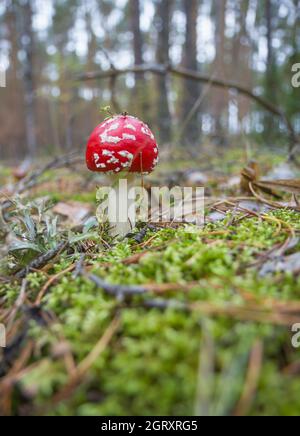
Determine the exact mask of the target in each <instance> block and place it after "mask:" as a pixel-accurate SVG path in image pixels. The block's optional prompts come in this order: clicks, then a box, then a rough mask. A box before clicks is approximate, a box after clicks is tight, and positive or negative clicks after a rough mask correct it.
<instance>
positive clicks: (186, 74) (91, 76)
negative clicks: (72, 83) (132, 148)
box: [77, 64, 300, 150]
mask: <svg viewBox="0 0 300 436" xmlns="http://www.w3.org/2000/svg"><path fill="white" fill-rule="evenodd" d="M129 73H152V74H158V75H166V74H173V75H174V76H178V77H181V78H184V79H189V80H194V81H197V82H203V83H209V84H210V85H212V86H215V87H219V88H227V89H233V90H234V91H236V92H238V93H239V94H242V95H245V96H247V97H249V98H251V99H252V100H254V101H255V102H256V103H258V104H259V105H260V106H261V107H263V108H264V109H265V110H267V111H268V112H271V113H272V114H273V115H275V116H277V117H278V118H280V119H281V120H282V121H283V122H284V124H285V126H286V128H287V130H288V132H289V136H290V139H291V143H292V144H293V145H292V146H291V150H292V149H293V147H294V145H295V144H299V143H300V138H299V136H298V135H297V133H296V132H295V130H294V127H293V125H292V123H291V122H290V120H289V119H288V118H287V116H286V114H285V113H284V112H283V110H282V109H281V108H280V107H278V106H275V105H273V104H272V103H270V102H269V101H268V100H266V99H264V98H263V97H261V96H260V95H259V94H257V92H255V91H254V90H252V89H248V88H247V87H245V86H243V85H241V84H239V83H236V82H233V81H231V80H223V79H217V78H214V77H211V76H209V75H207V74H202V73H199V72H198V71H194V70H189V69H186V68H182V67H173V66H171V65H160V64H142V65H133V66H131V67H128V68H123V69H116V68H111V69H108V70H105V71H103V70H102V71H101V70H100V71H95V72H89V73H84V74H81V75H79V76H78V77H77V80H80V81H87V80H95V79H107V78H110V79H111V78H116V77H118V76H121V75H124V74H129Z"/></svg>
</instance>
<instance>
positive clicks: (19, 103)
mask: <svg viewBox="0 0 300 436" xmlns="http://www.w3.org/2000/svg"><path fill="white" fill-rule="evenodd" d="M5 7H6V10H5V23H6V26H7V40H8V42H9V46H10V50H9V62H10V63H9V69H8V71H7V85H8V86H7V88H6V89H4V90H1V102H2V104H3V106H2V107H1V117H2V119H3V121H4V124H3V125H2V127H1V133H2V135H3V136H4V138H5V141H4V140H3V139H1V140H0V141H1V142H2V141H3V142H5V143H6V145H7V147H6V148H5V149H4V150H1V156H2V157H6V156H13V157H17V156H18V157H20V156H23V155H24V153H25V152H26V149H25V148H26V144H24V135H25V123H24V90H23V87H22V84H21V83H20V80H19V72H20V63H19V60H18V52H19V38H18V37H19V35H18V32H17V29H18V24H17V4H16V2H14V1H13V0H6V5H5ZM2 114H3V115H2ZM11 114H13V116H11ZM2 153H3V155H2Z"/></svg>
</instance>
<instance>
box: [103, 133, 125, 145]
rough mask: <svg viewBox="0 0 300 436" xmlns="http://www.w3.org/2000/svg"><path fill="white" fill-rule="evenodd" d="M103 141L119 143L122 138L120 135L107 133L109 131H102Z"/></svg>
mask: <svg viewBox="0 0 300 436" xmlns="http://www.w3.org/2000/svg"><path fill="white" fill-rule="evenodd" d="M99 136H100V138H101V142H108V143H109V144H117V143H118V142H120V141H121V140H122V138H119V136H110V135H108V134H107V131H105V132H103V133H101V134H100V135H99Z"/></svg>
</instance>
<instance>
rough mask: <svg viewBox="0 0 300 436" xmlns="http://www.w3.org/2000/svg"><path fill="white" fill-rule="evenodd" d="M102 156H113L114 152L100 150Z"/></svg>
mask: <svg viewBox="0 0 300 436" xmlns="http://www.w3.org/2000/svg"><path fill="white" fill-rule="evenodd" d="M102 155H103V156H113V155H114V152H113V151H111V150H102Z"/></svg>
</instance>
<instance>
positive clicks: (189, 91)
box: [181, 0, 201, 145]
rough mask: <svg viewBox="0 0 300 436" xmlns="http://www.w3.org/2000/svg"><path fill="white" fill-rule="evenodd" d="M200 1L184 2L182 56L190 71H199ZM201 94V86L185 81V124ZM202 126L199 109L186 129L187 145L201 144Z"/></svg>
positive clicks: (182, 113) (184, 65) (182, 115)
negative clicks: (198, 24) (184, 20)
mask: <svg viewBox="0 0 300 436" xmlns="http://www.w3.org/2000/svg"><path fill="white" fill-rule="evenodd" d="M198 8H199V0H183V9H184V14H185V17H186V25H185V43H184V49H183V56H182V66H183V67H184V68H188V69H190V70H194V71H197V70H198V62H197V18H198ZM200 92H201V87H200V85H199V84H197V83H195V82H193V81H191V80H183V91H182V102H181V120H182V122H184V120H186V118H187V116H188V115H189V113H190V111H191V109H192V108H193V106H194V105H195V103H196V102H197V100H198V98H199V95H200ZM200 134H201V126H200V120H199V109H198V110H195V113H194V115H193V117H192V118H191V120H190V122H189V126H188V127H187V129H186V133H185V136H184V140H185V142H186V144H187V145H198V144H199V142H200Z"/></svg>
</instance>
